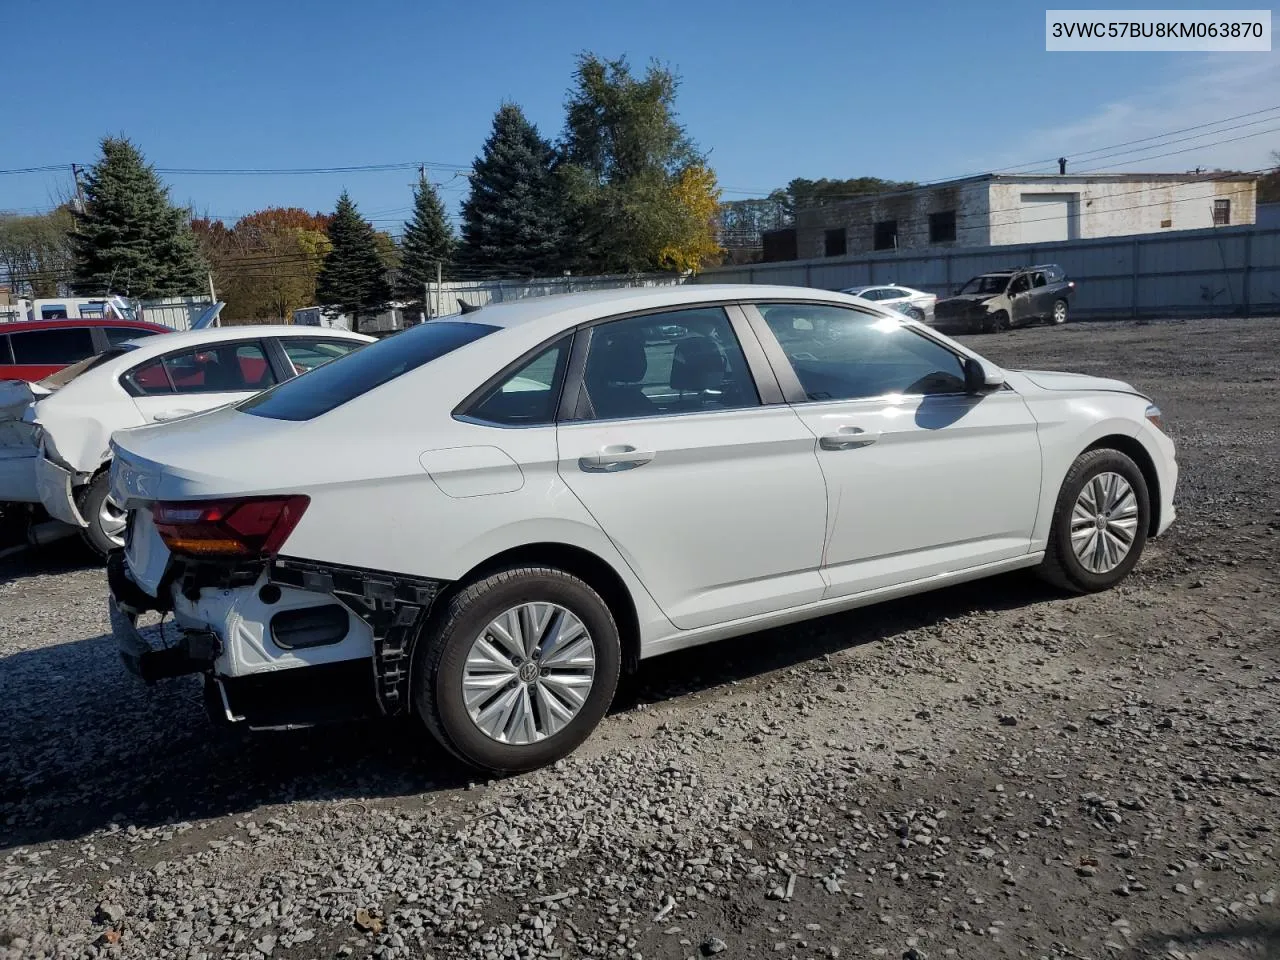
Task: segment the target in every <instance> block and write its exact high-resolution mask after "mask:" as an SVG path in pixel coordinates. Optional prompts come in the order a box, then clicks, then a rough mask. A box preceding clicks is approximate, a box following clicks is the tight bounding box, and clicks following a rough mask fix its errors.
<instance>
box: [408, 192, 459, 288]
mask: <svg viewBox="0 0 1280 960" xmlns="http://www.w3.org/2000/svg"><path fill="white" fill-rule="evenodd" d="M456 245H457V244H456V241H455V240H454V237H453V229H452V228H451V227H450V226H449V221H448V220H447V219H446V218H445V213H444V204H443V203H441V202H440V194H439V193H437V192H436V188H435V186H433V185H432V183H431V181H430V180H428V179H427V178H426V177H422V178H421V179H420V180H419V181H418V186H417V189H415V190H414V191H413V217H412V218H411V219H410V220H409V222H408V223H406V224H405V225H404V239H403V240H401V241H400V272H399V275H398V280H397V284H396V286H397V292H398V293H399V295H400V296H401V297H402V298H403V299H405V300H408V301H409V302H411V303H420V302H424V292H423V285H424V284H427V283H434V282H435V279H436V264H437V263H439V264H441V266H442V268H443V271H442V272H444V273H445V274H447V273H448V272H449V266H450V265H451V264H452V262H453V254H454V248H455V247H456Z"/></svg>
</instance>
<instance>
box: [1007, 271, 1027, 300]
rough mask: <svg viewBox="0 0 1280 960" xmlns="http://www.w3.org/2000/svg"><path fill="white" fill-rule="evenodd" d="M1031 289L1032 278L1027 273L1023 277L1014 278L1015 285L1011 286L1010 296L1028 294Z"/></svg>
mask: <svg viewBox="0 0 1280 960" xmlns="http://www.w3.org/2000/svg"><path fill="white" fill-rule="evenodd" d="M1030 289H1031V278H1030V277H1028V276H1027V275H1026V274H1025V273H1024V274H1022V275H1021V276H1017V277H1014V278H1013V283H1011V284H1009V295H1010V296H1013V295H1014V294H1017V293H1026V292H1027V291H1028V290H1030Z"/></svg>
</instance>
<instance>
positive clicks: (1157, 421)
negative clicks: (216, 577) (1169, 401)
mask: <svg viewBox="0 0 1280 960" xmlns="http://www.w3.org/2000/svg"><path fill="white" fill-rule="evenodd" d="M1144 416H1145V417H1146V418H1147V422H1148V423H1150V424H1151V425H1152V426H1153V427H1155V428H1156V429H1157V430H1159V431H1161V432H1162V433H1163V432H1164V414H1162V413H1161V412H1160V408H1159V407H1157V406H1156V405H1155V404H1154V403H1152V404H1149V405H1148V406H1147V410H1146V413H1145V414H1144Z"/></svg>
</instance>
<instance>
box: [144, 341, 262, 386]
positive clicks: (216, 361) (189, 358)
mask: <svg viewBox="0 0 1280 960" xmlns="http://www.w3.org/2000/svg"><path fill="white" fill-rule="evenodd" d="M164 369H165V372H166V373H167V374H168V375H169V380H170V381H171V382H172V383H173V388H174V390H175V392H177V393H244V392H247V391H250V390H265V389H266V388H267V387H269V386H271V385H272V384H274V383H275V382H276V378H275V374H274V373H272V371H271V364H270V363H268V362H267V355H266V352H265V351H264V350H263V349H262V345H261V344H260V343H258V342H257V341H249V342H247V343H246V342H239V343H220V344H210V345H209V346H207V347H198V348H197V349H195V350H187V351H185V352H183V353H175V354H170V355H169V356H167V357H165V358H164Z"/></svg>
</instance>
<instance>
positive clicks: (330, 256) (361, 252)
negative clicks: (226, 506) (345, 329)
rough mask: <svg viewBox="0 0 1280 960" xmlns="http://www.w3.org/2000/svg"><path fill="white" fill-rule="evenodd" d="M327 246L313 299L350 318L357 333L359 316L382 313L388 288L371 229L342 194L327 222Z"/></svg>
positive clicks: (349, 200)
mask: <svg viewBox="0 0 1280 960" xmlns="http://www.w3.org/2000/svg"><path fill="white" fill-rule="evenodd" d="M329 243H330V244H331V245H332V246H331V248H330V250H329V252H328V253H327V254H325V258H324V263H323V264H322V265H321V267H320V275H319V277H318V278H317V280H316V296H317V297H318V298H319V300H320V302H321V303H322V304H324V305H325V306H326V307H328V308H329V309H330V310H331V311H332V312H334V313H345V314H347V315H348V316H349V317H351V329H353V330H355V331H357V332H359V330H360V318H361V316H362V315H363V316H368V315H369V314H374V313H377V312H378V311H379V310H382V309H384V308H385V307H386V305H387V301H388V300H390V299H391V288H390V285H389V284H388V283H387V267H386V264H384V263H383V260H382V257H381V255H380V254H379V251H378V240H377V235H376V233H375V231H374V229H373V225H372V224H370V223H369V222H368V221H367V220H365V219H364V217H362V216H360V212H359V211H358V210H357V209H356V205H355V204H354V203H353V202H352V201H351V197H349V196H348V195H347V192H346V191H345V190H344V191H342V196H340V197H339V198H338V205H337V207H336V208H335V209H334V211H333V219H332V220H330V221H329Z"/></svg>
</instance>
